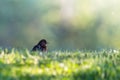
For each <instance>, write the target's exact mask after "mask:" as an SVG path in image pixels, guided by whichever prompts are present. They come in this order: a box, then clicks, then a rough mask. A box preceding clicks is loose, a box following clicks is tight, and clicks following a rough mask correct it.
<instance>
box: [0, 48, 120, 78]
mask: <svg viewBox="0 0 120 80" xmlns="http://www.w3.org/2000/svg"><path fill="white" fill-rule="evenodd" d="M119 79H120V52H119V51H112V52H110V51H101V52H88V51H86V52H85V51H84V52H83V51H81V52H80V51H76V52H67V51H66V52H61V51H55V52H48V53H39V52H29V51H28V50H19V51H18V50H15V49H13V50H11V51H8V50H7V49H6V50H0V80H119Z"/></svg>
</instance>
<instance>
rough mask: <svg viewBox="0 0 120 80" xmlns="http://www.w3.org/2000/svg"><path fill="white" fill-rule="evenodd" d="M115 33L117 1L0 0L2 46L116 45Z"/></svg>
mask: <svg viewBox="0 0 120 80" xmlns="http://www.w3.org/2000/svg"><path fill="white" fill-rule="evenodd" d="M119 34H120V0H0V46H1V47H2V48H8V49H10V48H19V49H23V48H28V49H30V50H31V48H32V47H33V46H34V45H35V44H37V43H38V42H39V40H40V39H43V38H44V39H47V40H48V42H49V44H48V47H49V50H76V49H86V50H100V49H103V48H119V47H120V35H119Z"/></svg>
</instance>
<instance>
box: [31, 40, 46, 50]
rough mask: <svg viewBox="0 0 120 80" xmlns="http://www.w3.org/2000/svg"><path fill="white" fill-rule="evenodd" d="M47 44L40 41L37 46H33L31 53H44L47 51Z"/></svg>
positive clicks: (44, 41)
mask: <svg viewBox="0 0 120 80" xmlns="http://www.w3.org/2000/svg"><path fill="white" fill-rule="evenodd" d="M47 44H48V42H47V41H46V39H42V40H40V41H39V43H38V44H37V45H35V46H34V47H33V48H32V51H41V52H46V51H47Z"/></svg>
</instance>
